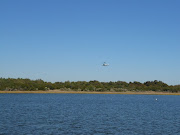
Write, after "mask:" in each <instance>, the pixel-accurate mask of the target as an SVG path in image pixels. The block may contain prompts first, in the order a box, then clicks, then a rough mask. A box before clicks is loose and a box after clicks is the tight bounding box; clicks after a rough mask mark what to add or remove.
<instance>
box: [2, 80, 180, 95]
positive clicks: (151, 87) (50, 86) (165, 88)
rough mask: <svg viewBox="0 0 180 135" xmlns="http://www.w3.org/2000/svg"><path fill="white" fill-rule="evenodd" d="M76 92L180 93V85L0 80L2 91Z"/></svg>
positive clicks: (160, 82)
mask: <svg viewBox="0 0 180 135" xmlns="http://www.w3.org/2000/svg"><path fill="white" fill-rule="evenodd" d="M54 89H61V90H74V91H117V92H123V91H162V92H180V85H168V84H166V83H164V82H162V81H158V80H154V81H147V82H144V83H141V82H137V81H134V82H129V83H127V82H125V81H116V82H112V81H110V82H99V81H97V80H93V81H89V82H86V81H76V82H70V81H65V82H55V83H52V82H45V81H43V80H41V79H38V80H30V79H23V78H17V79H15V78H0V90H2V91H16V90H22V91H34V90H54Z"/></svg>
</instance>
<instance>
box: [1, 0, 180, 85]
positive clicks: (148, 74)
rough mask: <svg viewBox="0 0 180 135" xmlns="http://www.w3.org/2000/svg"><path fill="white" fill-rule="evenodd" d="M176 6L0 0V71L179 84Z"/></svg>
mask: <svg viewBox="0 0 180 135" xmlns="http://www.w3.org/2000/svg"><path fill="white" fill-rule="evenodd" d="M179 6H180V1H179V0H173V1H171V0H16V1H14V0H1V1H0V63H1V64H0V77H5V78H7V77H11V78H18V77H20V78H30V79H39V78H40V79H43V80H45V81H51V82H55V81H67V80H69V81H90V80H98V81H118V80H121V81H127V82H129V81H140V82H145V81H151V80H161V81H163V82H166V83H168V84H170V85H171V84H172V85H175V84H180V71H179V69H180V62H179V59H180V53H179V52H180V17H179V15H180V8H179ZM104 61H106V62H107V63H109V64H110V66H108V67H103V66H101V65H102V63H103V62H104Z"/></svg>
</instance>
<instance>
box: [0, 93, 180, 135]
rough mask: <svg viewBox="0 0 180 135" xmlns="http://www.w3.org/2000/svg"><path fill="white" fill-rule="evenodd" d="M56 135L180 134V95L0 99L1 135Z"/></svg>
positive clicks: (18, 96)
mask: <svg viewBox="0 0 180 135" xmlns="http://www.w3.org/2000/svg"><path fill="white" fill-rule="evenodd" d="M156 98H157V99H158V100H155V99H156ZM56 134H57V135H58V134H60V135H68V134H69V135H80V134H82V135H94V134H95V135H104V134H112V135H114V134H115V135H180V96H170V95H168V96H167V95H111V94H0V135H56Z"/></svg>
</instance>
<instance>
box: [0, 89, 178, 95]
mask: <svg viewBox="0 0 180 135" xmlns="http://www.w3.org/2000/svg"><path fill="white" fill-rule="evenodd" d="M0 93H44V94H48V93H52V94H66V93H67V94H68V93H69V94H136V95H180V93H170V92H154V91H145V92H131V91H127V92H96V91H63V90H48V91H40V90H39V91H0Z"/></svg>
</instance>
